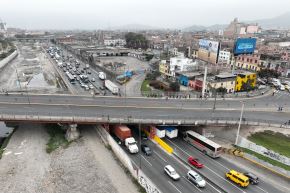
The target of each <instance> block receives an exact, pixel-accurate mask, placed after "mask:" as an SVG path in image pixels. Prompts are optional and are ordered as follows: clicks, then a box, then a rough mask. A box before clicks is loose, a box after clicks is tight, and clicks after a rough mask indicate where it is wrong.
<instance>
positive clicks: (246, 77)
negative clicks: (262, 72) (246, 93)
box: [235, 72, 257, 92]
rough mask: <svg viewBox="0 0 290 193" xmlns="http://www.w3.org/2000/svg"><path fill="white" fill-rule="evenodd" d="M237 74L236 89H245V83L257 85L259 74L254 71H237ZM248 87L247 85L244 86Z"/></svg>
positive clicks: (237, 90) (252, 85)
mask: <svg viewBox="0 0 290 193" xmlns="http://www.w3.org/2000/svg"><path fill="white" fill-rule="evenodd" d="M235 74H236V75H237V78H236V86H235V91H236V92H239V91H243V90H245V88H243V84H247V83H248V84H250V86H251V87H255V86H256V82H257V75H256V73H254V72H236V73H235ZM244 87H247V86H244Z"/></svg>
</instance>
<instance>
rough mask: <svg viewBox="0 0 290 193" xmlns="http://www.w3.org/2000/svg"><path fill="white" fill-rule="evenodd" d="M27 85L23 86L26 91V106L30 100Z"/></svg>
mask: <svg viewBox="0 0 290 193" xmlns="http://www.w3.org/2000/svg"><path fill="white" fill-rule="evenodd" d="M27 84H28V83H27ZM27 84H26V85H25V89H26V95H27V100H28V104H29V105H30V99H29V95H28V90H27Z"/></svg>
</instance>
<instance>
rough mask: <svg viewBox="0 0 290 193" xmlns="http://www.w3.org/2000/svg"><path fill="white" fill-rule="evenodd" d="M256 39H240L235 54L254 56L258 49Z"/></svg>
mask: <svg viewBox="0 0 290 193" xmlns="http://www.w3.org/2000/svg"><path fill="white" fill-rule="evenodd" d="M256 42H257V40H256V38H238V39H237V41H236V45H235V49H234V54H235V55H238V54H253V53H254V51H255V48H256Z"/></svg>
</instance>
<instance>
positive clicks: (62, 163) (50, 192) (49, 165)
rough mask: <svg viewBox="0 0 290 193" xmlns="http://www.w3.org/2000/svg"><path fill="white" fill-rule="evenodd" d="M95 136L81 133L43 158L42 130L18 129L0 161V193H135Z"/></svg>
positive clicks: (45, 137)
mask: <svg viewBox="0 0 290 193" xmlns="http://www.w3.org/2000/svg"><path fill="white" fill-rule="evenodd" d="M95 132H96V131H95V130H93V129H92V128H90V129H87V130H84V132H82V133H81V135H82V138H81V139H79V140H77V141H76V142H73V143H71V144H70V145H69V147H68V148H66V149H63V148H60V149H58V150H56V151H54V152H52V153H51V154H47V153H46V151H45V145H46V143H47V141H48V138H49V137H48V134H47V133H46V131H45V128H44V126H42V125H36V124H23V125H21V126H20V127H19V129H18V130H17V131H16V132H15V133H14V134H13V136H12V138H11V139H10V142H9V144H8V146H7V149H6V151H5V152H4V155H3V158H2V159H1V160H0V187H1V192H5V193H15V192H29V193H64V192H70V193H93V192H94V193H104V192H106V193H135V192H137V189H136V187H135V185H133V183H132V182H131V181H130V180H129V178H128V177H127V176H126V174H125V173H124V171H123V170H122V169H121V168H120V166H119V165H118V163H117V162H116V161H115V160H114V158H113V156H112V155H111V154H110V152H108V150H107V149H106V148H105V147H104V145H103V144H102V143H101V142H100V139H98V136H97V134H96V133H95Z"/></svg>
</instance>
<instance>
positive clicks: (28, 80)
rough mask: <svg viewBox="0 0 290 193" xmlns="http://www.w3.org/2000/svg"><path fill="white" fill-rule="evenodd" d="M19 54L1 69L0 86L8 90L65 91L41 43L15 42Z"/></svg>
mask: <svg viewBox="0 0 290 193" xmlns="http://www.w3.org/2000/svg"><path fill="white" fill-rule="evenodd" d="M15 45H16V47H17V49H18V56H17V57H16V58H15V59H14V60H12V61H11V62H10V63H9V64H7V65H6V67H5V68H3V69H2V70H1V71H0V87H1V89H4V90H8V91H29V92H38V93H39V92H41V93H56V92H62V91H65V90H66V88H61V87H60V86H59V85H62V84H59V83H58V79H57V78H59V77H58V74H57V73H56V72H55V70H54V68H53V66H52V64H51V63H50V62H49V60H48V59H47V58H46V57H45V55H44V53H43V52H42V49H41V45H40V44H39V43H30V42H28V43H27V42H26V43H21V42H15Z"/></svg>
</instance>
